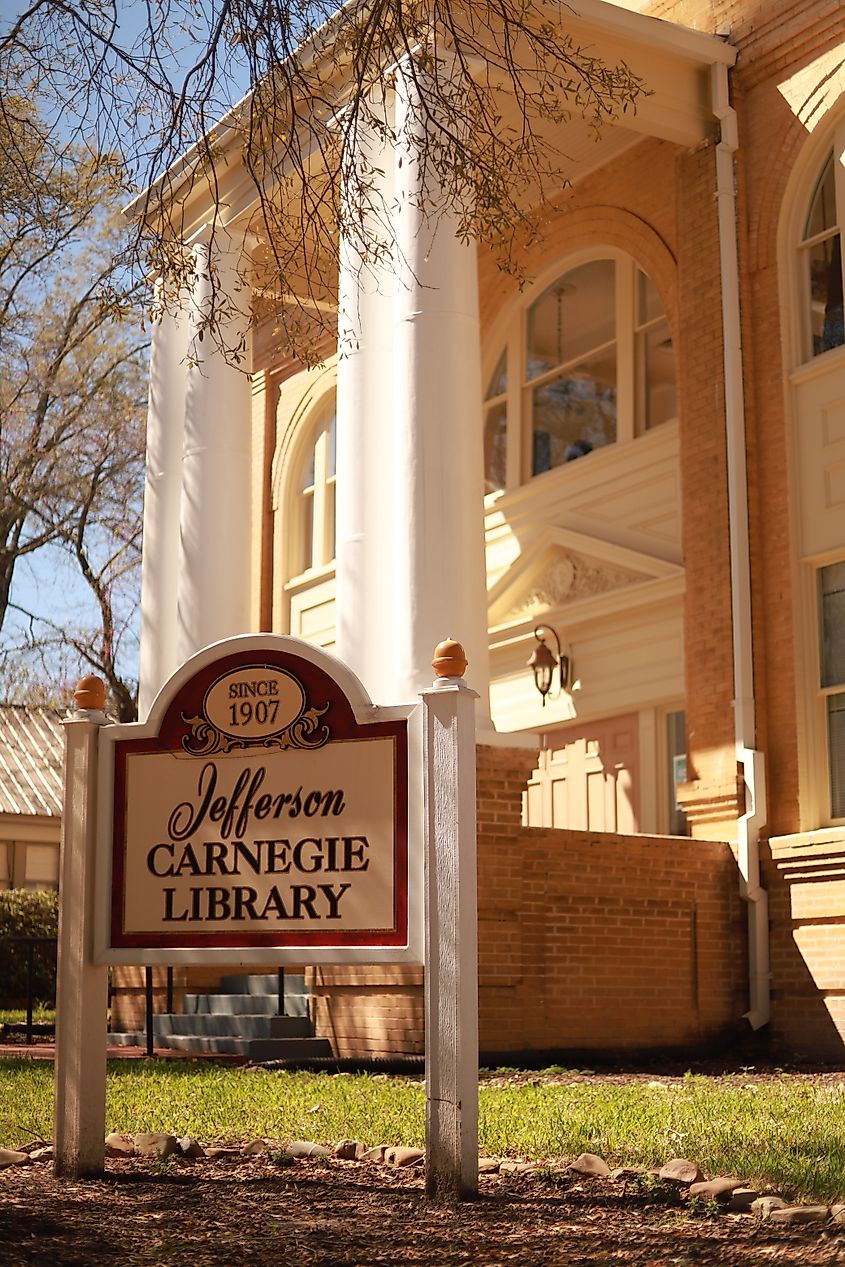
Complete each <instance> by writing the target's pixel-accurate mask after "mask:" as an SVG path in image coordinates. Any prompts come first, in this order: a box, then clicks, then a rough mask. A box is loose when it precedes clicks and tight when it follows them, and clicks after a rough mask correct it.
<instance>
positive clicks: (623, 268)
mask: <svg viewBox="0 0 845 1267" xmlns="http://www.w3.org/2000/svg"><path fill="white" fill-rule="evenodd" d="M676 412H677V405H676V394H675V353H674V349H673V346H672V336H671V332H670V329H669V323H668V321H667V320H666V314H665V312H664V309H663V305H662V303H661V301H660V296H659V295H658V293H657V290H656V289H655V287H654V285H653V283H652V282H651V280H650V279H649V278H648V277H647V276H646V274H645V273H644V272H643V271H642V269H641V268H639V267H638V265H637V264H636V263H635V262H634V260H632V259H631V257H630V256H628V255H623V254H622V253H621V252H614V253H610V252H608V253H607V254H606V255H604V256H602V257H601V258H598V259H591V260H588V261H586V262H585V263H582V264H578V265H577V266H575V267H573V268H570V269H569V270H568V271H567V272H565V273H562V274H561V275H560V276H559V277H558V278H556V280H555V281H554V282H552V284H551V285H550V286H546V287H545V288H544V289H543V290H542V291H541V292H540V293H539V295H536V297H534V298H531V297H530V296H529V299H528V302H527V303H526V304H524V305H523V306H522V307H521V309H520V310H519V311H518V312H517V313H516V314H515V316H514V319H513V321H512V322H511V327H510V329H509V331H508V334H507V336H506V339H505V346H504V348H503V349H502V350H501V352H500V354H499V356H498V358H497V361H496V365H495V369H494V371H493V373H492V375H491V376H490V379H489V380H488V383H487V392H486V397H485V403H484V467H485V470H484V480H485V492H488V493H491V492H496V491H497V490H499V489H502V488H506V487H514V486H516V485H517V484H520V483H522V482H523V481H524V480H526V479H529V478H531V477H532V476H534V475H541V474H543V472H544V471H548V470H551V469H552V468H553V467H556V466H560V465H562V464H563V463H564V462H571V461H572V460H573V459H574V458H578V457H583V456H585V455H586V454H588V453H591V452H592V451H593V450H595V449H600V448H602V447H604V446H605V445H608V444H615V443H617V442H623V441H627V440H631V439H633V438H634V436H636V435H640V434H642V433H643V432H645V431H647V430H648V429H649V428H651V427H656V426H659V425H660V424H661V423H663V422H668V421H669V420H670V419H671V418H674V417H675V415H676Z"/></svg>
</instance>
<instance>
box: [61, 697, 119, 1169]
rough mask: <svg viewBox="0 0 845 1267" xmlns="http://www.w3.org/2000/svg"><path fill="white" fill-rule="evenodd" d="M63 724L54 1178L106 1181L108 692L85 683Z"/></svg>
mask: <svg viewBox="0 0 845 1267" xmlns="http://www.w3.org/2000/svg"><path fill="white" fill-rule="evenodd" d="M75 697H76V702H77V706H78V711H77V712H76V714H75V715H74V716H73V717H72V718H70V719H69V720H68V721H66V722H65V723H64V727H65V770H64V784H65V786H64V812H63V814H62V844H61V861H60V874H59V949H58V977H57V981H56V1112H55V1152H54V1155H55V1163H54V1166H55V1172H56V1174H57V1175H66V1176H68V1177H70V1178H75V1179H78V1178H82V1177H84V1176H86V1175H98V1174H102V1171H103V1162H104V1148H105V1144H104V1141H105V1119H106V1018H107V1009H108V968H105V967H95V965H94V964H93V963H92V962H91V954H92V944H93V915H94V911H93V907H94V850H95V843H96V805H97V747H98V745H97V736H98V734H99V730H100V727H101V726H103V725H105V724H106V716H105V713H103V711H102V709H103V705H104V703H105V700H106V688H105V686H104V685H103V683H102V682H101V681H100V679H99V678H97V677H93V676H90V677H85V678H83V679H82V681H81V682H80V683H79V685H78V687H77V688H76V692H75Z"/></svg>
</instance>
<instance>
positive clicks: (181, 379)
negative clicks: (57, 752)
mask: <svg viewBox="0 0 845 1267" xmlns="http://www.w3.org/2000/svg"><path fill="white" fill-rule="evenodd" d="M187 352H188V324H187V321H186V320H185V318H184V315H183V317H182V319H181V320H179V319H178V318H177V317H175V316H174V315H173V314H172V313H169V312H166V311H164V310H162V311H161V313H160V314H159V315H158V317H157V318H156V319H155V321H154V323H153V327H152V340H151V346H150V394H149V405H148V408H147V467H146V482H145V485H144V546H143V556H142V562H141V664H140V680H139V687H138V714H139V716H140V717H141V719H142V720H143V719H144V718H145V717H146V716H147V713H148V712H149V709H150V705H151V704H152V702H153V700H154V699H155V697H156V695H157V694H158V692H159V690H160V689H161V687H162V686H163V685H164V683H165V682H166V681H167V679H168V678H169V677H170V675H171V674H172V673H173V671H174V670H175V669H176V667H177V664H178V659H177V651H176V591H177V560H178V554H179V513H180V501H181V487H182V443H183V433H184V420H185V395H186V392H187V386H188V367H187V363H186V359H185V358H186V356H187Z"/></svg>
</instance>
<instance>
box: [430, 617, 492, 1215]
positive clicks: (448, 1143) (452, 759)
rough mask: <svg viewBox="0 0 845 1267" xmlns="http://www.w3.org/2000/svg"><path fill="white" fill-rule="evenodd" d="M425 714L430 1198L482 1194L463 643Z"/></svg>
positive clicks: (447, 658) (450, 656)
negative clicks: (479, 1174) (480, 1181)
mask: <svg viewBox="0 0 845 1267" xmlns="http://www.w3.org/2000/svg"><path fill="white" fill-rule="evenodd" d="M433 663H434V669H435V672H436V673H437V675H438V680H437V681H436V682H435V683H434V685H433V687H432V688H431V689H430V690H427V691H422V692H421V695H422V699H423V703H424V705H425V745H424V751H425V807H426V808H425V870H426V879H425V907H426V917H425V1050H426V1066H425V1067H426V1078H425V1082H426V1103H425V1133H426V1189H427V1191H428V1194H429V1196H431V1197H433V1198H434V1199H435V1200H437V1201H440V1202H443V1203H452V1202H455V1201H459V1200H468V1199H471V1198H473V1197H475V1196H477V1195H478V934H477V886H476V822H475V701H476V699H478V695H477V694H476V692H475V691H473V690H470V688H469V687H468V686H467V685H466V682H465V681H464V679H463V673H464V670H465V669H466V665H467V661H466V656H465V655H464V650H463V647H462V646H461V645H460V643H456V642H452V641H451V640H449V641H447V642H442V643H440V645H439V646H438V648H437V650H436V652H435V658H434V662H433Z"/></svg>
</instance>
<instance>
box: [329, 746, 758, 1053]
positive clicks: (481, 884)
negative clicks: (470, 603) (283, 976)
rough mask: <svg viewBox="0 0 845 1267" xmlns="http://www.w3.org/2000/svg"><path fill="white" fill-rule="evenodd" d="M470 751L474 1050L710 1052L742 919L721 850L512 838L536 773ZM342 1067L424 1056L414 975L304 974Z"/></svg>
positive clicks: (598, 838)
mask: <svg viewBox="0 0 845 1267" xmlns="http://www.w3.org/2000/svg"><path fill="white" fill-rule="evenodd" d="M536 756H537V754H536V752H535V751H534V750H533V749H525V748H499V747H495V748H494V747H489V746H482V747H479V749H478V776H477V777H478V918H479V926H478V931H479V1041H480V1047H481V1050H482V1052H489V1053H492V1052H506V1051H513V1052H518V1051H534V1050H536V1051H541V1050H547V1051H553V1050H557V1049H566V1048H569V1049H572V1050H575V1049H579V1050H583V1049H604V1050H617V1049H624V1048H640V1047H682V1046H688V1047H690V1048H691V1049H692V1050H695V1049H696V1048H698V1047H700V1046H702V1045H706V1044H707V1043H708V1042H709V1041H712V1040H714V1039H716V1038H718V1036H719V1035H720V1034H721V1033H722V1032H723V1031H725V1030H727V1029H729V1028H730V1027H731V1026H732V1025H733V1024H734V1023H735V1022H736V1021H737V1020H738V1019H739V1018H740V1016H741V1015H742V1012H743V1011H744V1010H745V1007H746V1000H745V973H746V969H745V934H744V928H745V925H744V912H743V910H742V905H741V902H740V900H739V878H738V875H737V871H736V865H735V863H734V859H733V855H732V853H731V850H730V848H729V846H727V845H725V844H722V843H718V842H713V841H691V840H682V839H677V838H674V839H673V838H656V837H654V838H653V837H644V836H635V837H624V836H611V835H596V834H593V835H591V834H590V833H588V832H572V831H549V830H545V829H539V828H523V827H522V826H521V799H522V792H523V789H524V787H525V783H526V781H527V779H528V776H529V774H530V773H531V770H532V769H533V768H534V766H535V764H536ZM312 990H313V992H314V994H315V996H316V1016H317V1022H318V1033H320V1034H322V1035H325V1036H326V1037H327V1038H329V1039H330V1041H331V1042H332V1045H333V1048H334V1050H335V1052H336V1053H337V1054H338V1055H391V1054H395V1053H400V1052H401V1053H406V1054H419V1053H421V1052H422V1051H423V1050H424V1033H423V992H422V972H421V970H420V969H408V968H404V969H386V968H376V967H370V968H364V967H361V968H346V967H344V968H330V969H329V968H322V969H314V970H313V973H312Z"/></svg>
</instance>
